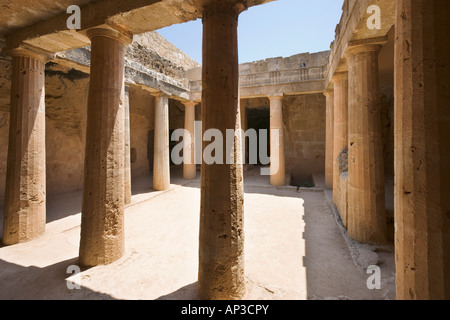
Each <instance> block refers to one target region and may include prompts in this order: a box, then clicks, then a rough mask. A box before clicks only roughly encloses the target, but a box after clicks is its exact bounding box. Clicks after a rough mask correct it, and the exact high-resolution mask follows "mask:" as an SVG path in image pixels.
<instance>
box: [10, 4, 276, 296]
mask: <svg viewBox="0 0 450 320" xmlns="http://www.w3.org/2000/svg"><path fill="white" fill-rule="evenodd" d="M245 9H246V8H245V6H244V5H243V3H242V2H241V1H227V2H219V1H210V2H208V3H207V4H205V8H204V14H203V24H204V46H203V56H204V59H203V61H204V65H203V88H204V89H203V96H202V98H203V105H204V110H203V112H202V121H203V131H205V130H207V129H209V128H215V129H219V130H220V131H221V132H222V133H223V134H224V136H226V129H240V126H241V124H240V121H241V120H240V119H241V117H240V107H239V94H238V84H239V71H238V54H237V48H238V47H237V20H238V15H239V14H240V12H242V11H243V10H245ZM87 35H88V37H89V38H90V40H91V76H90V84H89V96H88V107H87V133H86V152H85V169H84V186H83V203H82V218H81V239H80V248H79V264H80V265H83V266H96V265H101V264H108V263H111V262H113V261H116V260H117V259H119V258H120V257H122V256H123V253H124V247H125V246H124V207H125V204H126V203H128V202H130V201H131V193H130V186H131V183H130V179H131V178H130V177H131V175H130V159H129V148H130V137H129V134H128V133H126V132H127V131H128V132H129V101H128V95H129V93H128V92H127V91H126V89H125V87H124V58H125V47H126V45H127V44H129V43H131V40H132V37H131V35H130V34H127V33H126V32H122V31H118V30H115V29H112V28H94V29H91V30H89V31H88V33H87ZM13 57H14V58H13V83H12V106H11V127H10V144H9V154H8V175H7V197H6V203H5V208H6V211H5V224H4V226H5V232H4V239H3V241H4V243H5V244H15V243H18V242H23V241H28V240H31V239H33V238H35V237H37V236H39V235H40V234H42V233H43V232H44V228H45V106H44V98H45V89H44V82H45V81H44V80H45V72H44V71H45V61H46V59H45V58H44V57H41V56H40V55H38V54H35V53H32V52H29V51H24V50H18V51H14V52H13ZM273 101H276V106H277V109H276V110H278V111H277V112H276V113H275V115H274V117H275V119H276V121H275V122H274V126H275V127H276V128H280V127H282V126H281V124H280V123H281V122H282V120H281V119H282V116H281V102H280V101H279V99H274V100H273ZM155 105H156V106H155V152H154V154H155V158H154V168H155V170H154V188H155V189H156V190H165V189H167V188H168V186H169V185H170V173H169V165H170V161H169V140H168V139H169V126H168V96H167V95H164V94H160V95H158V96H156V101H155ZM194 115H195V113H194V105H193V104H192V105H191V104H187V105H186V129H187V130H188V132H190V133H192V132H193V131H194V130H193V127H192V123H193V121H192V120H193V119H194V118H195V116H194ZM191 136H193V135H191ZM281 138H282V135H281ZM281 140H282V139H281ZM191 141H192V142H193V139H191ZM234 143H235V148H234V150H235V157H234V159H236V160H239V159H240V152H241V149H240V143H241V141H240V138H239V137H238V136H236V137H235V142H234ZM278 145H279V148H280V149H281V150H282V147H283V145H282V143H281V144H280V143H279V142H278ZM205 147H206V142H203V148H205ZM187 150H188V152H186V154H185V156H186V157H187V158H190V160H191V161H190V162H191V163H190V164H186V167H185V173H184V174H185V177H186V178H193V177H194V174H195V170H194V169H195V167H194V166H193V165H192V162H193V161H192V160H193V154H192V151H193V146H192V144H190V148H187ZM224 151H225V150H224ZM224 154H226V153H225V152H224ZM224 163H226V161H224ZM201 185H202V188H201V212H200V247H199V281H198V283H199V290H200V293H201V294H202V296H203V297H205V298H209V299H224V298H240V297H242V296H243V295H244V294H245V291H246V289H245V281H244V247H243V245H244V233H243V199H244V197H243V170H242V164H240V163H239V162H235V163H233V164H220V165H219V164H213V165H206V164H205V163H203V164H202V177H201Z"/></svg>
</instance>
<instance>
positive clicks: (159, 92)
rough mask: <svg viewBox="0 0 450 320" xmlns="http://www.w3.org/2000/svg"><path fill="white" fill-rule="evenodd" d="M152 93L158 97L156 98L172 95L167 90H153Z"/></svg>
mask: <svg viewBox="0 0 450 320" xmlns="http://www.w3.org/2000/svg"><path fill="white" fill-rule="evenodd" d="M151 95H152V96H154V97H156V98H158V97H169V96H170V94H168V93H167V92H164V91H162V90H160V91H155V92H152V93H151Z"/></svg>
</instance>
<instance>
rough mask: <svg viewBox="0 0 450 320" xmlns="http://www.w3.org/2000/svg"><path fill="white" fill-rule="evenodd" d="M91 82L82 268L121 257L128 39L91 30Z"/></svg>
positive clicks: (83, 207) (117, 33)
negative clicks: (125, 74) (125, 59)
mask: <svg viewBox="0 0 450 320" xmlns="http://www.w3.org/2000/svg"><path fill="white" fill-rule="evenodd" d="M88 36H89V38H90V39H91V78H90V83H89V98H88V107H87V132H86V154H85V164H84V188H83V205H82V214H81V241H80V264H81V265H83V266H96V265H100V264H108V263H111V262H113V261H115V260H117V259H119V258H120V257H122V255H123V253H124V226H123V214H124V149H125V134H124V128H125V125H124V118H125V117H124V112H125V107H124V103H123V101H124V92H125V90H124V58H125V46H126V44H127V43H129V42H131V38H130V37H128V36H125V35H123V34H121V33H119V32H117V31H115V30H112V29H106V28H105V29H100V28H96V29H91V30H89V31H88Z"/></svg>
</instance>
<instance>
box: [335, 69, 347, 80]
mask: <svg viewBox="0 0 450 320" xmlns="http://www.w3.org/2000/svg"><path fill="white" fill-rule="evenodd" d="M331 80H332V81H333V82H335V81H341V80H348V72H347V71H343V72H336V73H335V74H333V77H331Z"/></svg>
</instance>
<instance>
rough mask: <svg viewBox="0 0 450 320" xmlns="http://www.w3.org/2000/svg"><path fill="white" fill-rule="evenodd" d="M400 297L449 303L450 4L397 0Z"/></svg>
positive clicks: (397, 255)
mask: <svg viewBox="0 0 450 320" xmlns="http://www.w3.org/2000/svg"><path fill="white" fill-rule="evenodd" d="M396 2H397V14H396V22H395V25H396V27H395V31H396V36H395V38H396V41H395V113H394V114H395V226H396V233H395V258H396V286H397V299H419V300H426V299H446V300H448V299H450V166H449V164H450V89H449V79H450V33H449V32H448V26H449V25H450V2H449V1H447V0H414V1H412V0H397V1H396Z"/></svg>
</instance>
